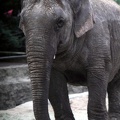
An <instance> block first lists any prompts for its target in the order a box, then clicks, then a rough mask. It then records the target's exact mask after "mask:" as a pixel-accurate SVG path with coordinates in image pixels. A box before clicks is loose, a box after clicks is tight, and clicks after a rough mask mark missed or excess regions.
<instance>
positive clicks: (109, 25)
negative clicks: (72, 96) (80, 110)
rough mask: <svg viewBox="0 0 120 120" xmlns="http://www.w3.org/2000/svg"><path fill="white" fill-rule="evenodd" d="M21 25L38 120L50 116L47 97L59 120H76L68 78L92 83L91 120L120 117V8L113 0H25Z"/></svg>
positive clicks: (76, 81)
mask: <svg viewBox="0 0 120 120" xmlns="http://www.w3.org/2000/svg"><path fill="white" fill-rule="evenodd" d="M20 28H21V29H22V30H23V32H24V34H25V36H26V53H27V61H28V66H29V71H30V78H31V84H32V94H33V106H34V107H33V108H34V114H35V118H36V120H50V118H49V114H48V98H49V99H50V101H51V103H52V106H53V108H54V112H55V118H56V120H74V116H73V114H72V111H71V108H70V105H69V99H68V91H67V85H66V84H67V82H68V83H71V84H74V85H86V86H87V87H88V92H89V100H88V119H89V120H120V74H119V73H120V71H119V70H120V7H119V6H118V5H117V4H116V3H115V2H114V1H113V0H23V5H22V11H21V20H20ZM106 93H108V99H109V109H108V111H107V109H106V101H105V98H106Z"/></svg>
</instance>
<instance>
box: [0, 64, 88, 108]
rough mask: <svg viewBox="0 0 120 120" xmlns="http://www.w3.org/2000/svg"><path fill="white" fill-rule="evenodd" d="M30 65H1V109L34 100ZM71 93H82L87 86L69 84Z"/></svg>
mask: <svg viewBox="0 0 120 120" xmlns="http://www.w3.org/2000/svg"><path fill="white" fill-rule="evenodd" d="M28 76H29V75H28V66H27V65H26V64H22V65H12V66H11V65H10V66H6V67H3V66H2V67H0V110H6V109H9V108H13V107H15V106H17V105H20V104H22V103H25V102H27V101H30V100H32V95H31V85H30V79H29V77H28ZM68 91H69V93H70V94H71V93H72V94H73V93H82V92H85V91H87V88H86V87H82V86H72V85H68Z"/></svg>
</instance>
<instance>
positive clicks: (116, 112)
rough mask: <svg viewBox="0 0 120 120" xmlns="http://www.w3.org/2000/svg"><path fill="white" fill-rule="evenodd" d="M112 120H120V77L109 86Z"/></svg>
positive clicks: (110, 115)
mask: <svg viewBox="0 0 120 120" xmlns="http://www.w3.org/2000/svg"><path fill="white" fill-rule="evenodd" d="M108 98H109V117H110V120H120V75H119V74H118V75H117V76H116V77H115V78H114V79H113V81H112V82H111V83H109V85H108Z"/></svg>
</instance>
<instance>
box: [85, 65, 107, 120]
mask: <svg viewBox="0 0 120 120" xmlns="http://www.w3.org/2000/svg"><path fill="white" fill-rule="evenodd" d="M87 79H88V91H89V101H88V119H89V120H109V118H108V114H107V109H106V92H107V84H108V83H107V82H108V80H107V79H108V77H107V74H106V72H105V69H104V68H100V67H92V68H89V70H88V72H87Z"/></svg>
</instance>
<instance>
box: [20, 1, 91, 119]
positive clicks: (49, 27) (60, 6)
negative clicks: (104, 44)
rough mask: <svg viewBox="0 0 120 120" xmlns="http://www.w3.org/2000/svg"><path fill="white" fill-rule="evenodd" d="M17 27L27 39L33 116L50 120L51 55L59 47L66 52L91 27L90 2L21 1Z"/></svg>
mask: <svg viewBox="0 0 120 120" xmlns="http://www.w3.org/2000/svg"><path fill="white" fill-rule="evenodd" d="M20 28H21V29H22V30H23V32H24V34H25V36H26V53H27V61H28V66H29V71H30V79H31V83H32V94H33V106H34V113H35V117H36V120H49V115H48V101H47V99H48V92H49V90H48V88H49V80H50V71H51V68H52V64H53V59H54V56H55V55H56V54H57V53H58V51H59V49H60V46H66V49H67V45H68V44H71V45H72V42H73V41H74V40H75V38H80V37H81V36H82V35H83V34H85V33H86V32H87V31H89V30H90V29H92V28H93V13H92V8H91V2H90V0H24V1H23V8H22V11H21V20H20ZM61 49H62V47H61ZM59 52H60V51H59Z"/></svg>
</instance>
